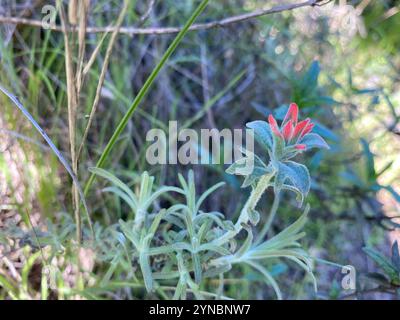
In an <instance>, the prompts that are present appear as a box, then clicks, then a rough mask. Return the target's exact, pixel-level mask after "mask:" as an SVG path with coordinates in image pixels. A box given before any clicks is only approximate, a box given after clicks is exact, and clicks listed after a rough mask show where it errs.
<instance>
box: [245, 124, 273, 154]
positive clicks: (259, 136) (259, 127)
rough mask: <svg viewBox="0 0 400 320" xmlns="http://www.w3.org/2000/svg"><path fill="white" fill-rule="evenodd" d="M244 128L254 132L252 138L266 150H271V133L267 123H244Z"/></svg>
mask: <svg viewBox="0 0 400 320" xmlns="http://www.w3.org/2000/svg"><path fill="white" fill-rule="evenodd" d="M246 127H247V128H250V129H253V130H254V137H255V138H256V140H257V142H258V143H260V144H261V145H262V146H263V147H265V148H267V150H272V132H271V129H270V127H269V124H268V122H266V121H261V120H256V121H252V122H248V123H246Z"/></svg>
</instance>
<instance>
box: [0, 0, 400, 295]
mask: <svg viewBox="0 0 400 320" xmlns="http://www.w3.org/2000/svg"><path fill="white" fill-rule="evenodd" d="M37 2H38V3H39V4H38V3H36V2H35V1H33V0H32V1H31V0H26V1H14V0H8V1H7V0H6V1H5V3H4V1H2V3H1V5H0V14H1V15H3V16H18V15H22V13H23V14H26V17H30V18H36V19H40V17H41V12H40V9H41V7H42V6H43V5H44V2H43V1H37ZM49 2H50V1H49ZM120 2H121V1H103V0H93V1H92V4H91V11H90V15H89V18H88V21H89V22H88V23H89V25H93V26H94V25H96V26H105V25H108V24H110V23H112V22H113V21H115V19H116V17H117V15H118V13H119V11H120V6H121V3H120ZM150 2H151V1H135V2H134V5H132V7H133V8H134V10H130V11H129V12H128V14H127V16H126V18H125V20H124V25H136V26H137V25H140V24H141V26H142V27H150V26H179V25H182V24H183V23H184V22H185V19H187V17H188V16H189V15H190V13H191V12H192V10H193V9H194V8H195V6H196V5H197V3H198V1H195V0H185V1H172V0H165V1H157V0H156V1H155V2H154V5H153V8H152V11H151V13H150V15H149V17H148V18H147V20H146V21H145V22H143V23H139V19H140V17H141V16H142V15H143V14H144V12H146V10H147V8H148V5H149V3H150ZM294 2H295V1H292V3H294ZM3 3H4V4H3ZM46 3H47V2H46ZM279 3H280V1H256V0H221V1H212V2H210V4H209V6H208V8H207V9H206V11H205V13H204V14H203V15H202V16H201V17H200V20H201V21H202V22H206V21H213V20H218V19H222V18H224V17H229V16H233V15H237V14H241V13H244V12H250V11H253V10H256V9H259V8H264V7H271V6H273V5H276V4H279ZM288 3H290V1H288ZM399 11H400V1H397V0H380V1H374V0H354V1H350V0H348V1H346V0H339V1H331V2H330V3H328V4H326V5H324V6H315V7H312V8H311V7H305V8H301V9H296V10H293V11H285V12H282V13H278V14H273V15H266V16H263V17H259V18H257V19H252V20H248V21H245V22H242V23H237V24H232V25H229V26H226V27H223V28H215V29H210V30H200V31H195V32H190V33H189V34H188V35H187V36H186V37H185V39H184V41H183V42H182V44H181V45H180V46H179V47H178V49H177V51H176V52H175V53H174V55H173V56H172V57H171V59H170V60H169V61H168V63H167V67H166V68H165V69H164V70H163V71H162V72H161V74H160V76H159V78H158V79H157V81H156V85H155V86H154V87H153V88H152V89H151V92H150V94H149V95H148V96H147V97H146V99H145V101H144V103H142V104H141V106H140V107H139V108H138V110H137V111H136V112H135V115H134V117H133V119H132V121H130V122H129V125H128V127H127V129H126V130H125V131H124V133H123V136H122V137H121V139H120V140H119V142H118V144H117V146H116V148H115V149H114V150H113V156H112V159H111V160H110V161H108V162H107V164H106V168H107V170H110V171H111V172H113V173H114V174H115V175H117V176H119V177H121V178H122V179H123V180H124V181H125V182H127V183H128V184H130V185H134V184H135V183H136V182H137V179H138V177H139V176H140V174H141V173H142V172H143V171H144V170H148V171H150V173H151V174H153V175H155V176H156V178H157V183H158V184H159V185H162V184H167V185H176V184H177V181H176V180H177V172H183V173H184V172H186V171H187V170H188V169H190V168H189V167H187V166H178V165H168V166H159V167H155V166H149V165H148V164H147V162H146V159H145V152H146V147H147V146H148V143H147V142H146V140H145V138H146V136H145V133H146V132H147V131H148V130H149V129H151V128H161V129H166V126H167V123H168V121H169V120H177V121H178V124H179V125H180V126H187V127H190V128H194V129H200V128H218V129H222V128H243V127H244V126H245V123H246V122H248V121H252V120H256V119H262V120H265V119H266V118H267V115H268V114H269V113H274V114H275V116H276V117H277V118H278V119H279V118H280V117H282V116H283V114H284V112H285V110H286V108H287V105H288V104H289V103H290V102H292V101H294V102H296V103H298V105H299V107H300V110H301V111H300V112H301V114H302V117H311V118H313V119H315V122H316V123H317V126H316V128H315V131H316V132H317V133H319V134H320V135H321V136H323V137H324V138H325V139H326V140H327V141H328V143H329V144H330V146H331V149H330V150H329V151H317V152H314V153H312V154H311V156H310V155H308V156H306V157H305V161H306V162H307V165H308V167H309V168H310V171H311V176H312V178H313V180H312V191H311V193H310V195H309V197H308V199H307V201H308V202H309V203H310V205H311V208H312V209H311V213H310V220H309V222H308V224H307V230H306V231H307V237H306V240H305V241H306V242H307V243H306V247H309V248H310V251H311V253H312V255H313V256H315V257H317V258H318V259H320V260H321V261H322V262H321V261H319V260H317V261H316V266H315V267H316V276H317V280H318V284H319V291H318V293H317V294H315V293H314V292H313V289H312V283H311V281H310V280H309V279H308V278H307V277H306V275H305V273H304V272H302V271H299V270H297V269H295V268H293V269H292V266H291V265H290V264H288V265H285V264H283V263H281V262H280V263H277V264H276V265H273V266H271V268H272V274H273V275H274V277H276V278H277V279H279V281H280V282H281V283H282V282H283V283H284V284H285V285H283V286H282V287H283V288H285V292H286V296H285V298H292V299H315V298H321V299H335V298H343V297H346V296H347V293H346V291H343V289H342V287H341V281H342V277H343V274H342V272H341V269H340V268H338V267H337V266H334V265H330V264H327V263H324V262H323V261H324V260H328V261H332V262H335V263H338V264H340V265H353V266H354V267H355V268H356V270H357V274H358V275H359V276H360V277H361V276H362V277H361V278H362V279H361V278H360V279H361V280H360V281H358V282H357V283H358V284H359V287H358V288H357V289H358V290H357V291H356V292H355V293H354V295H356V296H358V297H360V298H363V297H364V298H365V297H373V298H393V297H396V295H395V294H394V293H396V290H398V289H397V288H398V287H396V286H397V285H398V283H397V284H396V283H393V282H390V278H389V276H390V275H388V274H387V269H386V270H385V269H383V270H381V269H380V268H379V266H380V264H379V262H378V264H375V263H374V260H375V262H376V261H377V260H378V261H382V259H383V258H384V256H386V257H387V259H390V257H392V255H393V254H395V250H394V251H393V250H392V247H395V246H394V242H395V240H396V239H399V233H398V231H396V229H397V228H398V227H400V225H399V223H400V220H399V219H397V218H396V216H398V215H399V213H400V195H399V193H400V179H399V178H400V157H399V152H400V125H399V120H400V95H399V92H400V90H399V86H400V55H399V50H400V37H399V27H400V14H399V13H398V12H399ZM57 21H58V20H57ZM0 31H1V32H0V37H1V41H0V61H1V63H0V83H1V84H2V85H3V86H5V87H7V88H8V89H9V90H10V91H12V92H13V93H15V94H16V95H18V97H19V98H20V99H21V101H23V102H24V104H25V105H26V106H27V107H28V109H29V111H30V112H31V114H32V115H33V116H34V117H35V119H37V121H38V122H39V123H40V124H41V126H43V128H45V130H46V132H47V133H48V135H49V136H50V137H51V138H52V139H53V141H54V142H56V144H57V146H58V147H59V148H60V149H61V150H68V127H67V118H66V114H67V113H66V104H67V101H66V99H67V96H66V83H65V71H64V55H65V52H64V44H63V38H62V34H61V33H57V32H51V31H45V30H43V29H40V28H35V27H30V26H23V25H19V26H15V25H7V24H3V25H0ZM172 37H173V36H171V35H162V36H160V35H140V36H139V35H135V36H126V35H120V36H119V37H118V39H117V42H116V44H115V48H114V51H113V54H112V57H111V61H110V66H109V70H108V72H107V74H106V80H105V85H104V87H103V90H102V96H101V101H100V105H99V110H98V113H97V115H96V117H95V120H94V125H93V127H92V129H91V131H90V133H89V139H88V143H87V144H86V145H85V150H84V153H83V158H82V161H81V166H80V169H81V172H80V179H81V180H82V181H85V180H86V179H87V177H88V170H87V168H88V167H90V166H94V165H95V162H96V161H97V159H98V157H99V155H100V153H101V151H102V150H103V148H104V146H105V144H106V143H107V141H108V139H109V137H110V135H111V134H112V132H113V129H114V128H115V127H116V125H117V124H118V122H119V120H120V119H121V117H122V116H123V114H124V112H125V111H126V110H127V109H128V108H129V106H130V104H131V102H132V100H133V98H134V97H135V94H136V93H137V92H138V90H139V89H140V88H141V86H142V85H143V83H144V81H145V80H146V77H147V76H148V75H149V73H150V72H151V70H152V68H153V67H154V65H155V64H156V62H157V61H158V60H159V58H160V57H161V55H162V54H163V53H164V52H165V50H166V49H167V46H168V45H169V43H170V41H171V40H172ZM100 40H101V34H89V35H88V46H89V48H91V50H93V49H94V48H95V47H96V45H97V44H98V43H99V41H100ZM104 54H105V46H103V48H102V50H101V52H100V54H99V55H98V56H97V59H96V62H95V65H94V68H93V69H92V71H91V73H90V74H89V78H88V81H87V82H86V84H85V87H84V88H83V90H82V92H83V94H84V99H83V103H82V104H81V105H79V111H80V112H79V119H78V130H81V132H78V137H81V136H82V134H83V128H84V127H85V124H86V121H87V116H85V115H86V114H88V113H89V112H90V107H91V104H92V100H93V97H94V95H95V90H96V85H97V82H98V79H99V72H100V66H101V64H102V62H103V59H104ZM0 103H1V108H2V109H1V113H0V135H1V139H0V151H1V152H0V177H1V179H0V212H1V213H0V227H1V228H2V230H4V228H5V227H6V225H8V223H9V221H10V220H13V221H16V223H18V224H20V225H23V226H25V227H26V228H29V226H30V224H33V225H37V226H40V225H42V224H44V222H43V221H46V219H47V220H49V221H50V222H51V223H53V224H61V223H67V222H68V221H69V223H71V221H70V220H68V219H65V218H63V217H64V213H68V212H69V213H71V212H72V209H71V206H70V203H71V199H70V187H69V183H68V181H69V180H68V177H67V176H66V174H65V173H64V172H63V170H62V168H60V166H59V165H58V163H57V160H56V159H55V157H54V155H53V154H52V153H51V152H50V151H49V149H48V148H47V147H46V146H44V145H43V142H42V141H41V140H40V137H39V136H38V135H37V134H36V133H33V130H32V128H31V127H30V126H29V124H28V123H26V121H25V120H24V119H23V118H22V117H21V115H20V114H18V113H17V112H16V111H15V110H14V109H13V106H12V105H10V104H9V103H8V102H7V101H6V99H5V97H4V96H0ZM65 155H66V157H68V156H67V152H66V153H65ZM193 169H194V172H195V177H196V183H197V187H198V189H199V190H206V189H207V188H208V187H209V186H211V185H213V184H215V183H216V182H219V181H225V182H227V186H226V187H225V188H221V189H220V190H218V191H217V192H216V193H215V194H213V195H212V196H211V197H210V198H209V199H208V200H207V202H206V203H205V207H206V209H208V210H218V211H221V212H223V213H225V215H227V216H230V217H234V216H235V215H236V214H237V213H238V211H239V210H240V208H241V205H242V204H243V203H244V201H245V199H246V196H247V195H248V194H247V192H248V190H246V189H240V184H241V181H239V179H237V178H236V177H234V176H229V175H227V174H226V173H225V171H224V170H225V169H226V168H225V167H224V166H223V165H210V166H201V165H197V166H194V167H193ZM103 187H104V181H102V180H96V184H95V187H94V188H93V189H92V192H91V193H90V195H89V197H88V202H89V205H90V207H91V211H92V213H93V216H94V220H95V221H96V222H97V223H98V224H100V225H103V226H107V225H110V224H112V223H115V222H116V221H117V220H118V219H119V218H121V217H122V218H123V217H126V215H127V212H128V211H127V208H126V207H125V206H124V205H123V204H122V203H121V202H120V200H118V199H117V198H116V197H113V196H112V195H107V194H104V193H101V189H102V188H103ZM263 203H264V205H263V206H262V205H261V206H260V212H261V213H264V215H263V214H262V215H261V216H262V218H261V219H266V216H267V213H268V210H269V207H270V205H271V203H272V195H270V196H267V197H265V199H263ZM161 205H162V204H161ZM294 205H295V203H294V200H293V199H292V198H291V197H287V201H285V205H284V206H283V207H281V208H280V210H279V216H278V219H277V220H276V223H275V224H276V226H275V227H276V230H279V227H280V225H284V224H287V223H288V222H290V221H293V219H294V218H296V217H297V216H298V214H299V213H298V211H297V210H293V208H294ZM26 212H31V217H32V221H31V222H30V221H29V219H28V218H27V216H26ZM65 221H67V222H65ZM65 234H67V232H66V233H65ZM364 247H375V249H376V250H378V251H379V252H380V253H381V254H382V257H379V256H378V257H377V255H373V254H369V255H368V254H366V252H365V251H364V250H363V248H364ZM3 249H4V248H3ZM367 251H368V250H367ZM0 252H1V251H0ZM369 252H370V253H371V251H369ZM393 252H394V253H393ZM3 253H4V250H3ZM372 256H373V257H372ZM27 257H29V255H27V253H26V252H25V251H23V252H22V253H21V251H17V252H14V253H12V254H11V255H10V257H9V258H8V259H9V261H8V262H5V261H1V262H0V275H1V277H2V278H4V279H9V281H15V282H16V283H18V281H22V282H24V278H22V279H19V278H18V270H19V269H20V268H22V266H23V265H24V261H26V259H28V258H27ZM374 258H375V259H374ZM379 259H381V260H379ZM12 263H14V266H11V265H10V264H12ZM32 263H33V262H32ZM25 265H26V264H25ZM32 266H33V264H32ZM96 268H97V269H96V270H97V271H96V272H97V273H98V274H100V273H101V270H102V267H101V265H98V266H97V267H96ZM390 270H391V269H390ZM242 272H244V276H243V279H245V280H247V281H238V283H234V282H233V284H232V285H230V284H229V283H227V284H226V286H227V288H228V290H227V294H228V295H229V293H230V291H229V290H231V293H232V294H231V296H235V297H238V298H242V299H248V298H272V297H273V292H272V291H271V290H270V289H269V288H266V287H265V285H263V284H262V283H260V282H258V281H257V280H258V278H257V277H258V276H257V275H256V274H254V273H252V272H251V271H249V270H242ZM31 273H32V274H34V272H31ZM69 273H73V271H71V270H69ZM372 273H373V274H374V276H370V277H368V275H371V274H372ZM377 274H378V276H377ZM30 277H32V275H30ZM91 277H94V278H96V276H93V275H92V276H91ZM121 277H123V275H121ZM25 278H27V276H26V277H25ZM232 278H235V276H234V275H233V276H232ZM377 278H379V279H380V282H379V283H378V286H377V284H376V282H377V280H376V279H377ZM382 279H386V280H388V279H389V280H388V281H387V282H386V283H384V282H382V281H383V280H382ZM5 283H6V282H3V284H2V285H1V284H0V287H1V286H3V287H4V286H5ZM25 285H26V286H27V287H29V290H27V291H29V292H31V293H32V292H35V290H34V288H35V280H29V281H27V282H26V283H25ZM393 285H394V287H393ZM127 291H128V290H126V289H123V290H122V289H120V288H119V289H118V290H117V289H115V290H110V292H108V291H107V294H106V297H108V298H110V297H113V294H115V295H117V296H118V297H121V298H124V297H129V295H130V294H131V293H129V294H128V293H127ZM0 292H1V289H0ZM112 292H114V293H112ZM363 292H364V293H363ZM3 294H4V293H3ZM352 294H353V292H352ZM32 296H34V294H33V293H32Z"/></svg>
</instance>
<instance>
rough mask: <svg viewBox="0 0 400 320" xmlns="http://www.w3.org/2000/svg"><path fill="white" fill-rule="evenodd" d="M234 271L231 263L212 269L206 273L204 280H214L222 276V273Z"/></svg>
mask: <svg viewBox="0 0 400 320" xmlns="http://www.w3.org/2000/svg"><path fill="white" fill-rule="evenodd" d="M231 269H232V265H231V264H230V263H227V264H224V265H221V266H218V267H215V268H210V269H208V270H207V271H206V272H204V278H212V277H215V276H218V275H220V274H221V273H225V272H228V271H230V270H231Z"/></svg>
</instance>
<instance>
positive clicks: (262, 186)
mask: <svg viewBox="0 0 400 320" xmlns="http://www.w3.org/2000/svg"><path fill="white" fill-rule="evenodd" d="M274 175H275V172H273V173H271V174H266V175H264V176H262V177H261V179H260V180H259V181H258V183H257V185H256V187H255V188H254V189H253V190H252V191H251V194H250V197H249V198H248V199H247V202H246V204H245V205H244V207H243V208H242V211H241V212H240V216H239V218H238V221H237V222H236V224H235V230H232V231H228V232H226V233H225V234H224V235H222V236H221V237H219V238H218V239H215V240H214V241H212V244H214V245H218V246H220V245H223V244H224V243H226V242H228V241H229V240H230V239H232V238H233V237H234V236H236V235H237V234H238V233H239V232H240V231H241V230H242V228H243V227H242V223H244V224H247V222H248V221H249V211H250V210H255V208H256V206H257V203H258V202H259V201H260V199H261V196H262V195H263V193H264V192H265V190H266V189H267V188H268V187H269V183H270V181H271V179H272V177H273V176H274Z"/></svg>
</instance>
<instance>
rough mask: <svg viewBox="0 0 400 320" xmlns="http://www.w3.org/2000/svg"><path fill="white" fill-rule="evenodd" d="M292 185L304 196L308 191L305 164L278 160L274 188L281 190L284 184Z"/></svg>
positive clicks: (308, 177)
mask: <svg viewBox="0 0 400 320" xmlns="http://www.w3.org/2000/svg"><path fill="white" fill-rule="evenodd" d="M285 183H286V184H289V185H292V186H293V187H294V188H296V189H298V190H299V192H300V193H301V194H302V195H303V197H305V196H306V195H307V194H308V192H309V191H310V185H311V181H310V174H309V172H308V169H307V167H306V166H304V165H302V164H300V163H296V162H293V161H286V162H279V163H278V174H277V175H276V178H275V189H276V190H278V191H279V190H281V189H282V188H283V185H284V184H285Z"/></svg>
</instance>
